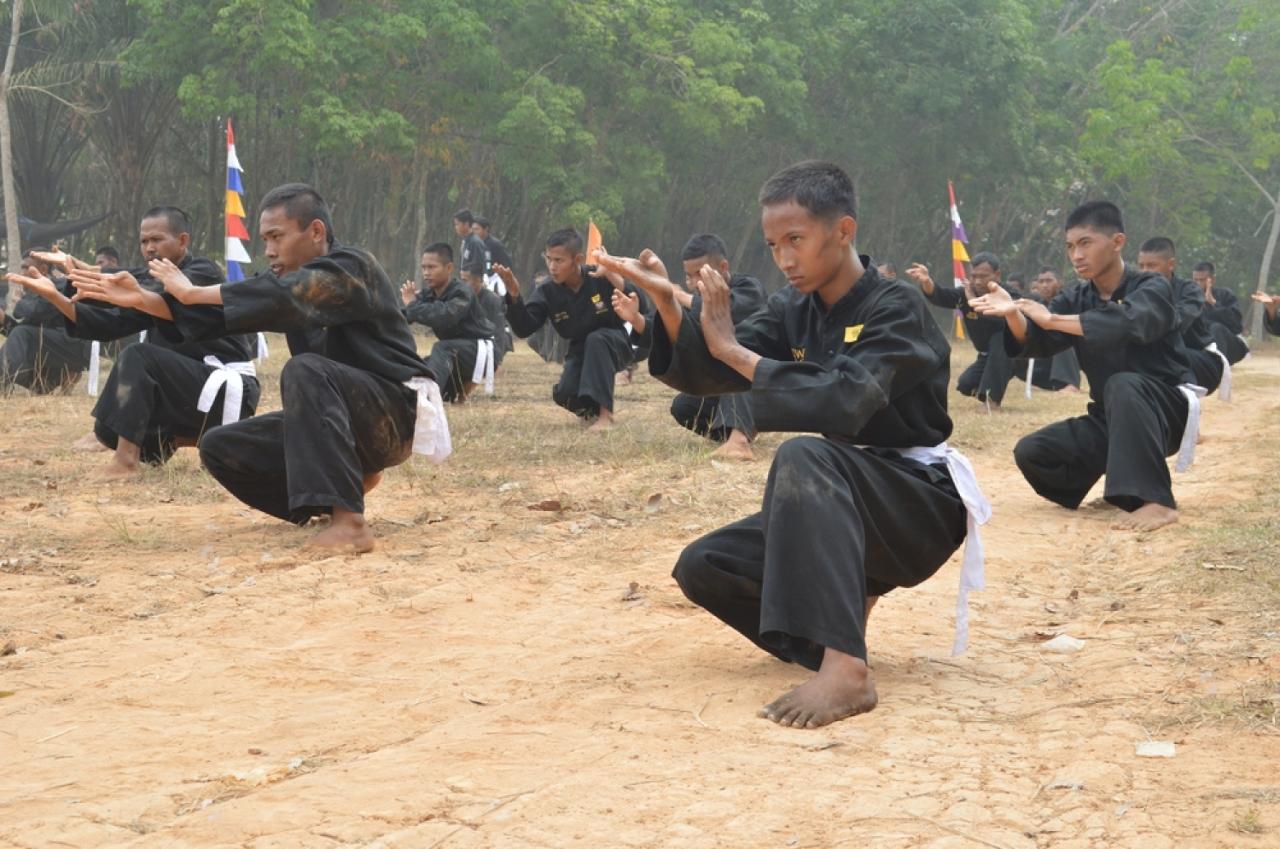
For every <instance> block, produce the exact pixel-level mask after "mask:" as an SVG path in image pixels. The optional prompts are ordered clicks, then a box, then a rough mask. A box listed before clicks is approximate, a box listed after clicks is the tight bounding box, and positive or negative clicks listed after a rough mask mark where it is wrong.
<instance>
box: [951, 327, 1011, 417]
mask: <svg viewBox="0 0 1280 849" xmlns="http://www.w3.org/2000/svg"><path fill="white" fill-rule="evenodd" d="M1011 379H1013V359H1012V358H1011V357H1010V356H1009V355H1008V354H1007V353H1006V352H1005V350H1004V344H1003V343H1002V341H1001V339H1000V337H998V336H997V337H996V338H995V339H992V340H991V348H990V350H989V351H979V352H978V358H977V359H976V360H974V361H973V362H972V363H970V364H969V367H968V368H967V369H965V370H964V371H963V372H961V373H960V377H959V378H957V379H956V391H957V392H959V393H960V394H961V395H968V396H969V397H971V398H977V399H978V400H980V401H987V400H989V401H991V402H992V403H995V404H1003V403H1004V393H1005V389H1007V388H1008V386H1009V381H1010V380H1011Z"/></svg>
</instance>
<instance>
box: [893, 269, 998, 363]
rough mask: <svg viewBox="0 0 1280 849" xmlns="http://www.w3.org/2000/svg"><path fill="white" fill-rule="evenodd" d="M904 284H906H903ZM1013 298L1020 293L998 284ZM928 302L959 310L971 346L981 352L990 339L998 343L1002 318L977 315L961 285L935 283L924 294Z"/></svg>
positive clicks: (987, 346)
mask: <svg viewBox="0 0 1280 849" xmlns="http://www.w3.org/2000/svg"><path fill="white" fill-rule="evenodd" d="M903 285H906V284H903ZM1000 285H1001V288H1002V289H1004V290H1005V291H1006V292H1008V293H1009V295H1010V296H1011V297H1013V298H1021V297H1023V296H1022V295H1021V294H1019V293H1017V292H1015V291H1013V290H1012V289H1010V288H1009V287H1008V286H1005V285H1004V284H1003V283H1002V284H1000ZM925 298H927V299H928V301H929V303H931V304H933V305H934V306H937V307H942V308H944V309H949V310H960V312H961V315H962V316H963V317H964V332H965V335H966V336H967V337H969V341H970V342H972V343H973V347H974V348H975V349H976V350H977V351H979V352H981V353H984V354H985V353H986V352H987V351H989V350H990V349H991V340H993V339H995V340H997V342H996V344H999V339H1000V334H1001V332H1002V331H1003V328H1004V319H1003V318H1000V317H999V316H986V315H978V313H976V312H974V311H973V310H972V309H971V308H970V307H969V298H970V295H969V293H968V291H967V290H966V289H965V287H963V286H939V285H937V284H936V283H935V284H934V286H933V291H932V292H930V293H929V294H928V295H925Z"/></svg>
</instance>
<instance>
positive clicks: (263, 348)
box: [258, 333, 271, 362]
mask: <svg viewBox="0 0 1280 849" xmlns="http://www.w3.org/2000/svg"><path fill="white" fill-rule="evenodd" d="M270 355H271V352H270V351H269V350H267V334H265V333H259V334H258V362H262V361H263V360H265V359H266V358H267V357H269V356H270Z"/></svg>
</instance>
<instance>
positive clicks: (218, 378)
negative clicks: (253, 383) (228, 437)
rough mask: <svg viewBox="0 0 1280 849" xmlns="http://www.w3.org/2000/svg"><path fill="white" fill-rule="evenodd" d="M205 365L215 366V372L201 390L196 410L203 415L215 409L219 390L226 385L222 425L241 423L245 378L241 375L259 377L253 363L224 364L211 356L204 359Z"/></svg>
mask: <svg viewBox="0 0 1280 849" xmlns="http://www.w3.org/2000/svg"><path fill="white" fill-rule="evenodd" d="M204 364H205V365H207V366H213V369H214V370H213V371H212V372H210V373H209V377H208V379H207V380H205V382H204V387H203V388H202V389H201V390H200V400H199V401H197V402H196V409H197V410H199V411H200V412H202V413H207V412H209V411H210V410H211V409H213V402H214V400H215V399H216V398H217V397H218V390H219V389H221V388H222V387H223V386H224V385H225V386H226V387H227V394H226V397H224V398H223V399H222V423H223V424H224V425H229V424H234V423H235V422H238V421H240V405H241V404H243V403H244V378H243V377H241V375H247V376H248V377H257V376H258V372H257V370H256V369H254V367H253V362H252V361H249V362H243V363H224V362H223V361H222V360H220V359H218V358H217V357H215V356H213V355H212V354H210V355H209V356H207V357H205V358H204Z"/></svg>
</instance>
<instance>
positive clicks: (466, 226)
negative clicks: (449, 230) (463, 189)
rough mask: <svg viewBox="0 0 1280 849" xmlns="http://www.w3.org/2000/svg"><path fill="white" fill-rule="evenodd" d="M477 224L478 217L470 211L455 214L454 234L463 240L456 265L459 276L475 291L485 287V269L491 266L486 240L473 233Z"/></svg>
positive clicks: (464, 210) (463, 210)
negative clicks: (473, 228)
mask: <svg viewBox="0 0 1280 849" xmlns="http://www.w3.org/2000/svg"><path fill="white" fill-rule="evenodd" d="M475 222H476V217H475V216H474V215H473V214H472V213H471V210H469V209H459V210H458V211H457V212H455V213H454V214H453V232H455V233H457V234H458V236H459V237H461V239H462V245H461V247H460V248H459V249H458V257H457V263H456V265H457V269H458V274H459V276H461V277H462V279H463V280H465V281H466V282H468V283H470V284H471V286H472V288H473V289H475V288H476V287H478V286H483V285H484V274H485V269H486V268H487V267H488V265H489V260H488V258H487V257H488V251H487V250H486V249H485V246H484V240H483V239H481V238H480V237H479V236H477V235H476V234H475V233H474V232H472V225H474V224H475Z"/></svg>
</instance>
